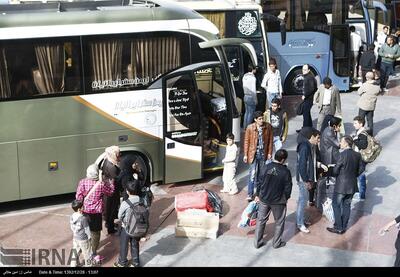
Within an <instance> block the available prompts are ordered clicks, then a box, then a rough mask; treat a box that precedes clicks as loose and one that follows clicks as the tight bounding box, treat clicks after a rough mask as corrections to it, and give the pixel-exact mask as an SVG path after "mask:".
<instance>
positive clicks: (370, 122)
mask: <svg viewBox="0 0 400 277" xmlns="http://www.w3.org/2000/svg"><path fill="white" fill-rule="evenodd" d="M358 115H359V116H361V117H362V118H364V120H365V117H367V122H368V128H369V130H370V134H371V136H373V135H374V111H364V110H363V109H359V110H358Z"/></svg>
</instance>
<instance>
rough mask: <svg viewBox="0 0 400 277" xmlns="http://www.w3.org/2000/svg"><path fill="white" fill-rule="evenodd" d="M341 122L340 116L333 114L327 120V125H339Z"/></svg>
mask: <svg viewBox="0 0 400 277" xmlns="http://www.w3.org/2000/svg"><path fill="white" fill-rule="evenodd" d="M341 122H342V119H341V118H339V117H336V116H334V117H332V118H331V120H329V126H331V127H333V126H339V125H340V123H341Z"/></svg>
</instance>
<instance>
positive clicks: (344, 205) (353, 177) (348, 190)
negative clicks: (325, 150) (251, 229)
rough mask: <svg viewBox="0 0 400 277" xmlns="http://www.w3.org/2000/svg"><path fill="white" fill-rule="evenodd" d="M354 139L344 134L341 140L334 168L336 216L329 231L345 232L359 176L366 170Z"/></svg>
mask: <svg viewBox="0 0 400 277" xmlns="http://www.w3.org/2000/svg"><path fill="white" fill-rule="evenodd" d="M352 146H353V139H352V138H351V137H350V136H344V137H343V138H342V139H341V141H340V148H341V150H342V152H341V153H340V154H339V159H338V161H337V163H336V165H335V167H334V168H333V175H334V176H336V184H335V190H334V193H333V200H332V207H333V214H334V216H335V223H334V225H333V228H331V227H327V228H326V229H327V230H328V231H329V232H332V233H336V234H344V233H345V232H346V229H347V224H348V222H349V218H350V208H351V200H352V198H353V195H354V193H355V192H357V191H358V187H357V177H358V176H359V175H360V174H361V173H362V172H363V171H364V164H363V162H362V160H361V155H360V153H357V152H355V151H354V150H353V149H352Z"/></svg>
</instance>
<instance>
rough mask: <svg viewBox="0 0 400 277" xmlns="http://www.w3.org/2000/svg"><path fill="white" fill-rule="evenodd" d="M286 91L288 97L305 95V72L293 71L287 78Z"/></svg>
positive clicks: (299, 69) (298, 69)
mask: <svg viewBox="0 0 400 277" xmlns="http://www.w3.org/2000/svg"><path fill="white" fill-rule="evenodd" d="M284 91H285V94H287V95H299V94H303V72H302V70H301V68H297V69H295V70H293V71H291V72H290V74H289V75H288V76H287V78H286V81H285V90H284Z"/></svg>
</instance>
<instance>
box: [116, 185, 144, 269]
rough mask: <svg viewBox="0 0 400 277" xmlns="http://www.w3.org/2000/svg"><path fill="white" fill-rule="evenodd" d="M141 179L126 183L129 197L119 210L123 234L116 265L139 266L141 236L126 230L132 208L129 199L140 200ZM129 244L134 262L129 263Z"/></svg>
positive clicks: (133, 201)
mask: <svg viewBox="0 0 400 277" xmlns="http://www.w3.org/2000/svg"><path fill="white" fill-rule="evenodd" d="M139 182H140V181H139V180H137V179H134V180H133V181H129V182H128V183H127V184H126V191H127V192H128V199H127V200H125V201H124V202H122V203H121V206H120V208H119V211H118V219H119V220H120V221H121V223H122V228H121V234H120V237H119V257H118V261H117V262H115V263H114V267H127V266H130V267H139V266H140V261H139V241H140V238H133V237H130V236H129V235H128V234H127V232H126V229H125V228H126V226H127V220H128V210H129V209H130V205H129V204H128V203H127V201H130V202H131V203H132V204H135V203H137V202H139V201H140V199H139V196H138V194H139V189H140V184H139ZM129 244H130V245H131V256H132V263H131V264H130V265H129V264H128V248H129Z"/></svg>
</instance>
